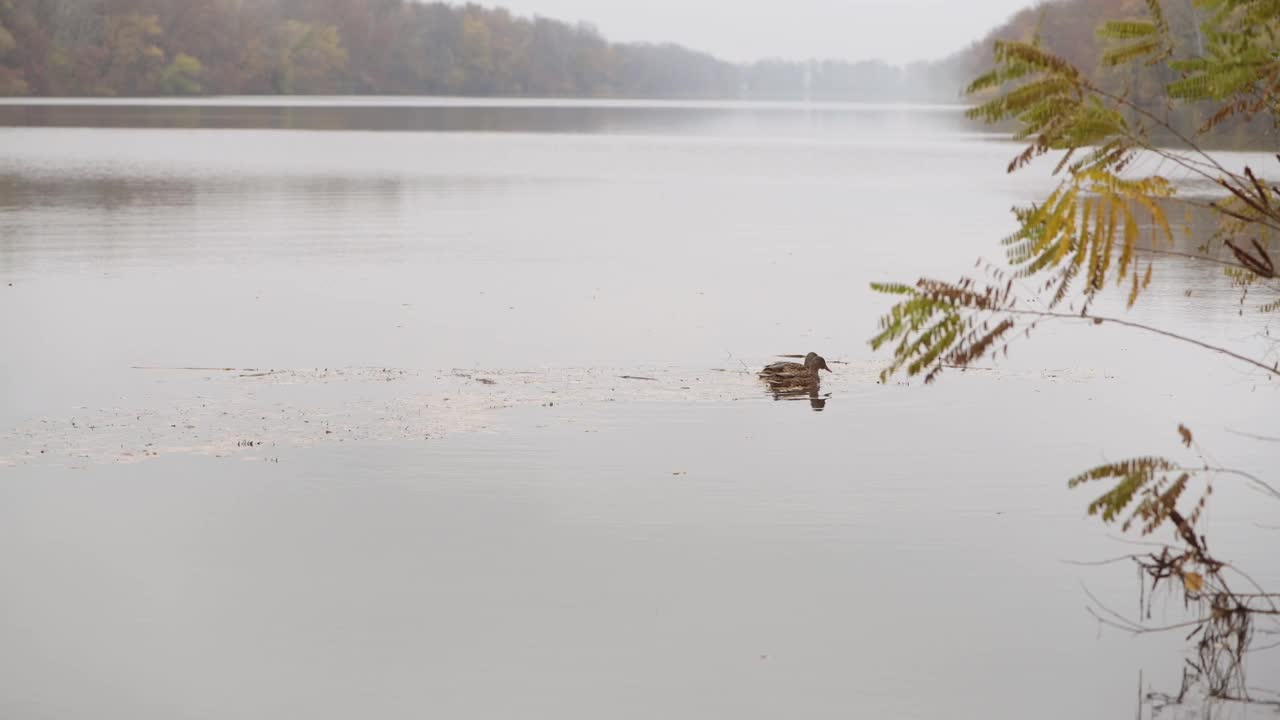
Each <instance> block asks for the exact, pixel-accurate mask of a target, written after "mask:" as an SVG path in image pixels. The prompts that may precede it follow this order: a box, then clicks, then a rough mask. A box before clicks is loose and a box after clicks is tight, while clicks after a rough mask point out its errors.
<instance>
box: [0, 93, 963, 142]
mask: <svg viewBox="0 0 1280 720" xmlns="http://www.w3.org/2000/svg"><path fill="white" fill-rule="evenodd" d="M801 107H802V108H803V109H802V110H799V109H797V108H788V107H781V106H773V107H770V106H759V105H732V104H723V105H717V104H708V105H696V106H692V105H679V104H665V105H662V104H657V105H640V106H636V105H613V106H610V105H560V106H556V105H543V106H520V105H516V106H496V105H495V106H483V105H470V106H465V105H464V106H421V105H420V106H414V105H409V104H405V105H384V106H377V105H357V104H344V103H343V102H342V101H340V100H337V101H334V104H333V105H331V106H324V105H316V104H311V103H309V104H307V105H297V106H288V105H280V106H274V107H273V106H250V105H231V104H217V103H209V104H197V105H163V104H154V105H153V104H145V105H53V106H46V105H32V106H22V105H6V106H0V127H4V126H9V127H131V128H226V129H288V130H373V131H434V132H495V133H501V132H518V133H587V134H609V133H626V134H676V135H701V136H715V137H721V138H723V137H754V138H758V137H791V138H806V137H828V138H841V139H848V138H850V137H859V136H865V135H866V134H868V133H871V134H875V135H878V136H882V135H885V134H892V135H914V134H916V133H919V132H929V133H971V132H973V128H972V127H971V126H970V125H969V124H968V123H967V121H966V120H965V119H964V116H963V115H962V114H961V113H960V112H959V111H949V110H937V111H932V112H920V111H911V110H908V109H903V108H893V107H868V106H854V105H845V106H841V105H818V106H801Z"/></svg>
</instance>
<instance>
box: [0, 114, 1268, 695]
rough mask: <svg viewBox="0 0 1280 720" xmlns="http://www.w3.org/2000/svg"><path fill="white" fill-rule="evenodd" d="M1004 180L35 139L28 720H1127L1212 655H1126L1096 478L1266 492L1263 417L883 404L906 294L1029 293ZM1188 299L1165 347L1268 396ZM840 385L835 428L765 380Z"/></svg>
mask: <svg viewBox="0 0 1280 720" xmlns="http://www.w3.org/2000/svg"><path fill="white" fill-rule="evenodd" d="M1017 151H1018V147H1017V146H1016V145H1014V144H1013V143H1011V142H1010V141H1009V140H1008V139H1006V138H1004V137H1003V136H1000V135H995V134H985V133H980V132H976V131H975V129H974V128H973V127H972V126H970V125H968V124H967V123H966V122H965V121H964V120H963V117H962V111H961V109H960V108H956V107H931V106H874V105H789V104H726V103H639V102H568V101H565V102H557V101H461V100H434V99H402V98H399V99H397V98H361V99H352V98H319V99H305V100H304V99H283V100H281V99H249V98H231V99H221V100H201V101H188V102H170V101H118V102H107V101H50V102H41V103H34V104H33V103H29V102H28V103H23V102H21V101H6V102H4V103H0V331H2V335H3V337H4V339H5V349H4V352H3V353H0V398H2V400H3V402H0V583H2V584H3V587H4V592H3V593H2V594H0V678H3V679H0V716H3V717H6V718H55V717H56V718H59V719H60V720H62V719H67V718H93V719H95V720H101V719H106V718H121V719H125V718H128V719H129V720H144V719H152V718H154V719H157V720H159V719H161V718H164V719H168V718H175V717H183V718H228V717H236V718H253V719H257V718H262V719H264V720H265V719H267V718H281V717H308V718H316V719H323V718H334V719H337V718H350V717H376V718H421V717H451V718H494V717H523V718H557V719H563V718H583V719H584V720H585V719H586V718H600V717H610V718H654V717H667V718H728V717H732V718H736V719H737V720H744V719H747V718H776V717H804V718H828V717H829V718H835V717H886V718H970V717H982V718H1010V719H1012V718H1024V717H1037V718H1095V717H1131V716H1133V715H1134V714H1135V712H1136V711H1137V705H1138V696H1139V694H1140V692H1147V691H1150V692H1175V691H1176V690H1177V687H1178V683H1179V680H1180V678H1181V668H1182V666H1183V652H1182V650H1183V648H1184V647H1185V643H1184V641H1183V638H1182V636H1181V635H1180V634H1177V633H1175V634H1173V635H1171V636H1170V635H1158V636H1144V637H1139V638H1134V637H1130V636H1128V635H1125V634H1123V633H1121V632H1119V631H1116V630H1114V629H1110V628H1102V627H1100V625H1099V623H1098V622H1097V620H1096V619H1095V618H1094V617H1093V616H1091V615H1090V614H1089V612H1088V611H1087V609H1086V608H1087V607H1088V606H1090V605H1091V604H1092V601H1091V600H1090V597H1089V595H1090V594H1092V595H1093V596H1096V597H1097V598H1098V599H1099V600H1101V601H1102V602H1105V603H1106V605H1107V607H1109V608H1112V609H1115V610H1117V611H1119V612H1123V613H1125V614H1127V615H1130V616H1136V615H1137V613H1138V603H1139V588H1138V584H1137V581H1136V577H1135V572H1134V569H1133V567H1132V566H1131V565H1128V564H1122V565H1112V566H1081V565H1077V564H1072V563H1077V562H1092V561H1098V560H1104V559H1108V558H1113V557H1116V556H1119V555H1124V554H1128V553H1130V552H1134V549H1135V546H1134V545H1132V544H1128V543H1126V542H1123V541H1122V540H1120V539H1119V537H1118V535H1117V532H1118V531H1116V530H1111V529H1107V528H1104V527H1102V526H1101V525H1100V524H1099V523H1098V522H1097V521H1096V519H1091V518H1088V517H1086V514H1085V506H1086V505H1087V504H1088V501H1089V500H1091V499H1093V497H1094V496H1095V495H1097V494H1099V493H1100V492H1101V490H1100V489H1086V490H1079V491H1074V492H1068V491H1067V489H1066V487H1065V481H1066V478H1068V477H1070V476H1071V475H1073V474H1075V473H1076V472H1078V471H1080V470H1082V469H1084V468H1086V467H1089V466H1092V465H1095V464H1098V463H1099V462H1103V461H1105V460H1109V459H1111V460H1113V459H1117V458H1121V457H1126V456H1131V455H1146V454H1157V455H1171V456H1177V457H1182V455H1179V454H1178V453H1179V452H1180V447H1179V445H1178V438H1177V434H1176V432H1175V428H1176V427H1177V425H1178V424H1179V423H1180V422H1184V423H1186V424H1187V425H1189V426H1190V427H1192V428H1193V429H1194V430H1195V431H1196V434H1197V439H1198V440H1199V441H1200V443H1201V444H1202V445H1203V447H1204V448H1206V450H1207V451H1209V452H1211V453H1212V454H1213V456H1214V458H1215V459H1216V461H1220V462H1221V463H1223V464H1225V465H1230V466H1232V467H1238V468H1241V469H1244V470H1250V471H1254V472H1258V473H1264V472H1265V471H1267V470H1270V469H1271V468H1273V467H1274V466H1275V462H1274V460H1275V446H1274V444H1268V443H1265V442H1258V441H1255V440H1251V439H1249V438H1247V437H1244V436H1242V435H1241V434H1240V433H1242V432H1243V433H1260V434H1275V433H1274V431H1273V429H1274V426H1275V418H1276V415H1275V410H1274V407H1275V403H1274V399H1275V395H1274V391H1275V386H1274V385H1273V384H1271V383H1268V382H1266V380H1265V379H1264V378H1261V377H1260V376H1258V375H1257V374H1254V373H1250V372H1249V371H1248V369H1247V367H1245V366H1242V365H1238V364H1233V363H1232V362H1231V361H1230V360H1228V359H1225V358H1223V357H1221V356H1218V355H1214V354H1211V353H1207V352H1201V351H1198V350H1195V349H1193V348H1190V347H1189V346H1185V345H1182V344H1179V343H1176V342H1173V341H1171V340H1168V339H1166V338H1161V337H1158V336H1154V335H1144V334H1141V333H1137V332H1134V331H1131V330H1125V329H1123V328H1119V327H1114V326H1110V325H1107V326H1102V327H1092V326H1085V325H1083V324H1073V323H1071V322H1058V323H1056V324H1055V323H1049V324H1045V325H1043V326H1042V327H1041V328H1039V329H1038V330H1037V333H1036V334H1035V335H1034V336H1033V337H1032V338H1031V339H1030V340H1025V341H1018V342H1016V343H1015V344H1014V345H1013V346H1012V347H1011V354H1010V357H1009V359H1008V361H1003V362H1001V363H1000V364H999V365H998V366H996V367H994V368H992V369H984V370H975V371H969V372H965V373H960V372H953V373H951V374H950V375H944V376H943V377H942V378H941V380H940V381H939V382H938V383H937V384H935V385H932V386H928V387H925V386H921V385H919V384H910V385H908V384H906V383H902V382H899V381H897V380H895V381H892V382H890V383H889V384H880V383H879V382H878V381H877V376H878V372H879V370H880V369H881V368H882V367H883V364H884V362H885V360H886V358H885V357H884V356H877V355H875V354H873V353H872V352H871V351H870V350H869V348H868V347H867V344H866V341H867V339H868V338H869V337H870V336H871V335H872V334H873V333H874V331H875V329H876V321H877V319H878V318H879V316H880V315H881V314H882V313H883V312H884V311H885V309H886V308H887V307H888V306H889V305H890V302H889V300H888V299H886V298H884V297H882V296H878V295H876V294H875V293H873V292H871V291H870V289H869V283H871V282H872V281H875V280H900V281H910V280H913V279H915V278H916V277H918V276H921V275H930V276H937V277H942V278H953V277H957V276H959V275H960V274H961V273H964V272H968V271H969V270H970V269H971V268H973V266H974V262H975V260H977V259H978V258H979V257H986V258H989V259H998V258H999V256H1000V252H1001V249H1000V247H999V245H998V240H999V239H1000V238H1001V237H1003V236H1005V235H1006V234H1008V233H1009V232H1010V231H1011V230H1012V229H1013V221H1012V217H1011V215H1010V214H1009V208H1010V206H1012V205H1015V204H1025V203H1028V202H1031V201H1033V200H1035V199H1037V198H1039V197H1042V196H1043V195H1044V194H1045V193H1046V189H1047V188H1050V187H1052V180H1051V178H1050V177H1049V176H1048V173H1047V170H1046V168H1036V169H1033V170H1031V171H1029V172H1027V173H1024V174H1020V175H1015V176H1008V175H1006V174H1005V172H1004V168H1005V165H1006V164H1007V162H1008V160H1009V159H1010V158H1011V157H1012V156H1013V155H1015V154H1016V153H1017ZM1233 159H1234V160H1236V161H1239V162H1252V163H1256V164H1257V165H1258V166H1262V165H1263V164H1264V163H1265V162H1266V160H1265V158H1254V157H1252V156H1238V157H1235V158H1233ZM1155 272H1156V277H1157V284H1156V286H1155V287H1154V288H1153V290H1154V292H1153V294H1151V295H1149V296H1147V297H1145V298H1144V299H1143V300H1142V301H1141V302H1140V303H1139V306H1138V307H1137V308H1135V309H1134V311H1133V315H1134V317H1135V318H1136V319H1141V320H1143V321H1147V322H1150V323H1152V324H1154V325H1159V326H1160V327H1163V328H1168V329H1171V330H1174V331H1176V332H1180V333H1184V334H1187V335H1189V336H1193V337H1195V338H1198V339H1202V340H1205V341H1208V342H1212V343H1215V344H1221V345H1224V346H1226V347H1230V348H1233V349H1237V350H1241V351H1245V352H1251V353H1254V354H1262V352H1263V351H1265V349H1266V348H1268V347H1269V344H1268V343H1269V342H1270V340H1268V338H1267V337H1266V333H1267V329H1268V326H1267V325H1266V323H1265V321H1264V320H1263V319H1260V318H1259V316H1258V315H1257V314H1256V313H1252V312H1250V309H1251V307H1252V305H1250V304H1248V303H1246V304H1245V305H1244V306H1242V305H1241V302H1240V291H1239V289H1237V288H1233V287H1232V286H1231V284H1230V282H1229V281H1228V279H1227V278H1225V277H1223V276H1222V275H1221V274H1220V273H1219V272H1217V271H1216V270H1215V269H1213V268H1212V267H1208V266H1206V265H1204V264H1201V263H1193V262H1190V261H1186V260H1182V259H1178V258H1167V257H1162V258H1156V259H1155ZM1165 281H1167V283H1166V282H1165ZM1116 295H1117V297H1116V298H1115V299H1113V300H1111V301H1110V305H1111V306H1112V307H1113V309H1114V311H1115V312H1120V311H1121V309H1122V308H1123V295H1124V293H1123V291H1119V292H1117V293H1116ZM1250 302H1251V301H1250ZM1242 310H1243V312H1242ZM810 350H815V351H818V352H820V353H822V354H823V355H825V356H826V357H827V358H828V359H829V360H833V361H840V363H839V364H833V369H834V371H835V372H834V373H832V375H831V376H830V379H829V380H826V381H824V386H823V387H824V393H823V397H820V398H815V399H813V402H810V401H809V400H810V399H809V398H801V400H800V401H798V402H790V401H779V400H777V399H775V398H773V397H771V396H770V395H768V394H767V393H766V392H765V389H764V388H763V387H761V386H760V385H759V384H758V382H757V380H756V379H755V377H754V374H753V371H754V370H755V369H756V368H758V367H760V366H761V365H763V364H764V363H767V362H771V361H773V360H774V359H775V358H776V356H778V355H783V354H803V353H805V352H808V351H810ZM815 409H820V410H821V412H814V410H815ZM1268 431H1271V432H1268ZM1216 490H1217V492H1216V493H1215V495H1214V498H1213V504H1212V506H1211V511H1210V513H1209V516H1208V518H1207V521H1206V522H1207V528H1208V529H1209V535H1210V536H1211V537H1212V538H1213V540H1214V547H1215V550H1216V554H1217V555H1218V556H1221V557H1225V558H1229V559H1231V560H1233V561H1235V562H1236V563H1237V564H1239V565H1240V566H1241V567H1244V568H1247V569H1248V570H1249V572H1250V573H1251V574H1252V575H1253V576H1254V577H1255V578H1256V579H1258V580H1259V581H1261V582H1262V584H1264V585H1268V584H1269V585H1270V586H1272V587H1275V586H1278V585H1280V563H1278V562H1277V561H1276V555H1275V553H1274V552H1273V551H1272V550H1271V548H1274V540H1275V531H1274V530H1273V529H1268V528H1273V527H1274V526H1275V525H1276V524H1277V522H1276V519H1275V518H1276V508H1275V506H1274V503H1270V502H1260V501H1259V500H1260V497H1261V496H1260V495H1259V494H1258V493H1256V492H1252V491H1250V490H1248V489H1247V488H1245V487H1243V486H1240V485H1231V484H1229V483H1225V482H1224V483H1220V484H1219V486H1218V487H1217V488H1216ZM1156 539H1162V538H1156ZM1139 549H1141V548H1139ZM1154 608H1155V614H1154V616H1153V620H1154V621H1156V622H1160V621H1165V620H1169V621H1175V620H1178V619H1180V618H1182V617H1183V615H1182V609H1181V605H1180V602H1179V601H1177V600H1176V599H1175V598H1174V597H1173V596H1169V597H1168V598H1167V599H1158V600H1157V601H1156V603H1155V605H1154ZM1251 680H1252V681H1253V683H1254V684H1257V685H1259V686H1263V687H1274V686H1276V685H1278V684H1280V660H1278V659H1277V657H1276V652H1275V651H1272V652H1269V653H1260V654H1258V655H1257V656H1256V657H1255V658H1254V664H1253V666H1252V674H1251ZM1268 681H1270V682H1268ZM1148 710H1149V709H1148Z"/></svg>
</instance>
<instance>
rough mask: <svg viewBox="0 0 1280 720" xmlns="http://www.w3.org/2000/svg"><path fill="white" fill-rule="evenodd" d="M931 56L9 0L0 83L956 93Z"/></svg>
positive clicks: (155, 4)
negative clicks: (773, 53) (737, 51)
mask: <svg viewBox="0 0 1280 720" xmlns="http://www.w3.org/2000/svg"><path fill="white" fill-rule="evenodd" d="M856 50H857V48H850V51H851V53H852V52H856ZM937 70H938V68H936V67H933V66H930V65H927V64H918V65H913V66H910V67H906V68H901V67H896V66H892V65H888V64H886V63H882V62H857V63H851V62H843V61H823V62H785V61H763V62H758V63H754V64H750V65H736V64H733V63H728V62H725V61H723V60H719V59H717V58H715V57H712V56H710V55H707V54H705V53H700V52H695V51H693V50H689V49H686V48H683V47H680V46H677V45H649V44H620V43H611V42H608V41H607V40H605V39H604V38H603V37H602V36H601V35H600V33H598V32H597V31H596V30H595V29H594V28H592V27H590V26H587V25H570V24H566V23H563V22H558V21H555V20H548V19H545V18H537V17H535V18H523V17H518V16H514V15H512V14H511V13H509V12H507V11H506V10H502V9H490V8H486V7H481V6H478V5H471V4H469V5H449V4H444V3H438V2H437V3H422V2H413V1H412V0H0V95H42V96H146V95H251V94H346V93H353V94H386V95H401V94H405V95H410V94H411V95H470V96H521V97H524V96H535V97H537V96H543V97H545V96H556V97H606V98H607V97H637V98H750V99H801V98H806V97H807V98H812V99H815V100H828V99H859V100H907V99H917V100H922V99H938V98H945V99H950V100H954V99H956V98H957V94H956V92H957V88H958V81H951V82H948V81H945V80H940V74H939V73H938V72H936V71H937Z"/></svg>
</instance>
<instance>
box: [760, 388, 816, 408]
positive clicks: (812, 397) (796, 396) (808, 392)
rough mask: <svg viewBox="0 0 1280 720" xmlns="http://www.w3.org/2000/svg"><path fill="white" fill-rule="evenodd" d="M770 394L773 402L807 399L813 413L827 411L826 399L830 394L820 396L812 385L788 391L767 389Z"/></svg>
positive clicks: (784, 389)
mask: <svg viewBox="0 0 1280 720" xmlns="http://www.w3.org/2000/svg"><path fill="white" fill-rule="evenodd" d="M769 392H770V394H772V395H773V399H774V400H804V399H805V398H808V399H809V407H811V408H813V410H814V412H822V411H823V410H826V409H827V399H828V398H830V397H831V393H826V394H822V393H819V392H818V386H816V385H814V386H813V387H810V388H808V389H788V388H775V387H773V386H772V385H770V387H769Z"/></svg>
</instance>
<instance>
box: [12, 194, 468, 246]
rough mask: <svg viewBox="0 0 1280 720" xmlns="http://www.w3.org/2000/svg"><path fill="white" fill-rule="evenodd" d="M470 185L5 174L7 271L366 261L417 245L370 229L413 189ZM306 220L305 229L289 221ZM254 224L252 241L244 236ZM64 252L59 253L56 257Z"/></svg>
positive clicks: (394, 214)
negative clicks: (48, 265)
mask: <svg viewBox="0 0 1280 720" xmlns="http://www.w3.org/2000/svg"><path fill="white" fill-rule="evenodd" d="M459 182H462V183H464V184H465V179H463V180H459V179H457V178H444V179H439V180H437V181H435V182H433V181H432V179H431V178H420V179H419V180H418V181H416V182H410V183H406V181H405V180H404V179H402V178H399V177H382V176H370V177H361V176H358V175H354V176H343V175H316V176H298V175H264V176H257V177H254V176H240V177H233V176H229V175H215V176H212V177H200V178H196V177H194V176H192V175H174V176H163V175H145V176H143V175H139V176H130V175H114V174H113V175H95V174H92V173H70V172H69V173H47V174H15V173H8V174H0V267H3V268H4V269H6V270H12V269H17V268H19V267H21V266H22V265H23V264H24V263H25V262H27V261H28V259H35V258H39V259H41V260H46V261H47V260H48V259H50V258H51V257H52V258H63V259H66V260H67V261H69V262H85V261H95V260H111V261H115V260H121V259H128V258H132V257H136V258H150V259H154V258H156V257H161V256H173V255H182V254H186V253H191V252H199V253H204V254H209V255H214V256H221V255H224V254H225V253H226V252H228V251H230V252H232V253H233V254H236V255H238V254H240V253H241V252H243V251H244V249H245V248H244V247H243V245H244V243H247V242H251V243H253V246H254V248H253V250H254V252H263V251H267V252H273V253H280V254H283V255H289V254H307V253H309V252H314V251H316V250H317V249H323V248H331V247H333V246H335V245H339V246H342V247H343V248H344V249H345V248H350V247H353V246H357V245H358V248H359V250H360V252H362V253H368V252H377V251H378V250H379V249H386V248H398V247H401V246H402V245H403V244H404V243H405V242H407V240H406V239H405V238H404V237H403V236H402V233H401V234H398V233H395V232H387V233H383V234H379V235H378V236H377V237H376V238H374V237H369V236H367V235H362V231H367V230H368V228H369V227H370V226H372V225H374V224H376V223H379V222H388V223H391V222H395V219H396V218H399V217H400V215H401V213H402V212H403V211H404V206H405V201H404V197H405V194H406V192H407V191H409V190H410V189H412V190H416V191H418V192H425V193H428V194H431V193H436V194H447V193H448V192H454V191H457V188H458V184H459ZM299 213H300V215H299ZM295 216H300V217H303V218H306V221H305V222H302V223H299V222H296V221H287V220H286V219H287V218H290V217H295ZM248 222H253V231H252V232H251V233H248V234H246V233H244V232H241V231H240V229H241V228H242V227H243V226H244V224H245V223H248ZM51 250H54V251H56V252H53V253H51V252H50V251H51Z"/></svg>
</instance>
